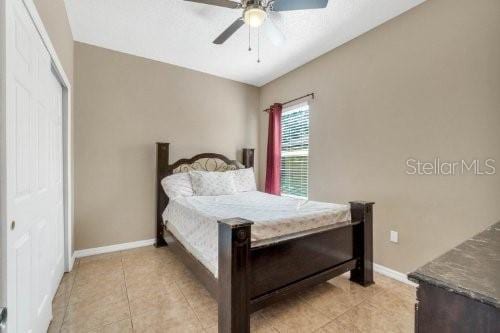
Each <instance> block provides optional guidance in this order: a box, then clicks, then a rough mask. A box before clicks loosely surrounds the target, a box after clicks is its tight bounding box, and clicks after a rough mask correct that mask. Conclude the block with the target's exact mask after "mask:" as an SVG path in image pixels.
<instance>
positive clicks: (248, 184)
mask: <svg viewBox="0 0 500 333" xmlns="http://www.w3.org/2000/svg"><path fill="white" fill-rule="evenodd" d="M228 172H229V173H232V174H233V177H234V185H235V186H236V191H238V192H249V191H257V184H256V183H255V174H254V172H253V168H248V169H238V170H232V171H228Z"/></svg>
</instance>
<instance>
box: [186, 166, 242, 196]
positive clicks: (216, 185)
mask: <svg viewBox="0 0 500 333" xmlns="http://www.w3.org/2000/svg"><path fill="white" fill-rule="evenodd" d="M189 175H190V176H191V184H193V191H194V194H195V195H200V196H213V195H225V194H235V193H236V186H235V185H234V177H233V175H232V174H231V173H230V172H215V171H212V172H211V171H191V172H190V173H189Z"/></svg>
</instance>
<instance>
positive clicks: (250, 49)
mask: <svg viewBox="0 0 500 333" xmlns="http://www.w3.org/2000/svg"><path fill="white" fill-rule="evenodd" d="M251 31H252V28H251V27H250V26H248V52H251V51H252V45H251V38H250V37H251V35H250V33H251Z"/></svg>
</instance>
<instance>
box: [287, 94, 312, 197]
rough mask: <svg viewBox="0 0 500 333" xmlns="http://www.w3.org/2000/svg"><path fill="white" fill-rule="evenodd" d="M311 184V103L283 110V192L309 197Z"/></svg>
mask: <svg viewBox="0 0 500 333" xmlns="http://www.w3.org/2000/svg"><path fill="white" fill-rule="evenodd" d="M308 185H309V105H308V104H307V103H303V104H299V105H296V106H293V107H290V108H288V109H285V110H283V114H282V118H281V194H282V195H290V196H297V197H303V198H307V196H308V187H309V186H308Z"/></svg>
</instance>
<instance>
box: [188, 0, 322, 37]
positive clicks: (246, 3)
mask: <svg viewBox="0 0 500 333" xmlns="http://www.w3.org/2000/svg"><path fill="white" fill-rule="evenodd" d="M185 1H190V2H197V3H203V4H207V5H212V6H218V7H225V8H231V9H243V15H242V16H241V17H239V18H238V19H236V21H234V22H233V23H232V24H231V25H230V26H229V27H228V28H227V29H226V30H224V32H222V34H220V35H219V36H218V37H217V38H216V39H215V40H214V41H213V43H214V44H223V43H224V42H225V41H226V40H228V39H229V37H231V36H232V35H233V34H234V33H235V32H236V31H238V29H240V28H241V27H242V26H243V25H244V24H247V25H248V26H249V27H251V28H259V27H261V26H262V25H263V24H264V23H265V26H264V28H265V30H266V33H267V35H268V37H269V39H270V40H271V41H272V42H273V43H274V44H276V45H281V44H282V43H283V42H284V39H285V37H284V36H283V34H282V33H281V31H279V30H278V28H276V26H274V24H273V22H272V21H271V20H270V19H269V16H270V15H272V13H273V12H284V11H291V10H304V9H318V8H325V7H326V6H327V5H328V0H241V1H240V2H235V1H230V0H185Z"/></svg>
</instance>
